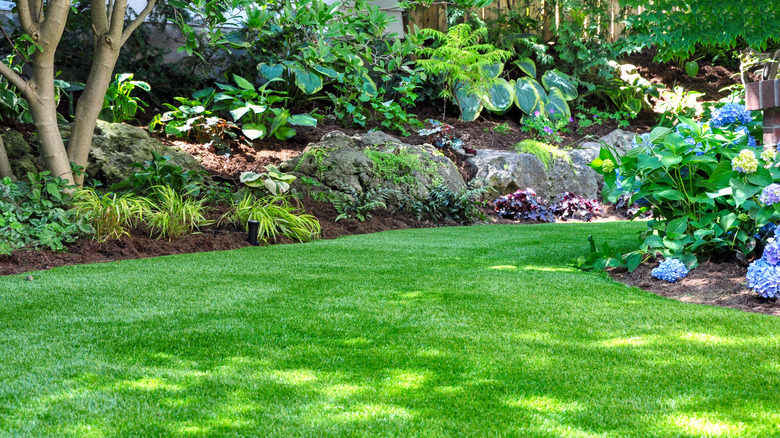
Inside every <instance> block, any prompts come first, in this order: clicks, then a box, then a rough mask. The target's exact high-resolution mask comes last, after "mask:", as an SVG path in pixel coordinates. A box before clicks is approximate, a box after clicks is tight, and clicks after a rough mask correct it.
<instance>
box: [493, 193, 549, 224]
mask: <svg viewBox="0 0 780 438" xmlns="http://www.w3.org/2000/svg"><path fill="white" fill-rule="evenodd" d="M493 205H494V209H495V211H496V213H498V217H502V218H506V219H525V220H531V221H541V222H555V216H554V215H553V212H552V211H551V210H550V208H549V206H548V205H547V202H546V201H545V200H544V199H539V198H537V197H536V192H535V191H533V190H532V189H525V190H518V191H516V192H514V193H510V194H508V195H504V196H500V197H499V198H498V199H496V200H495V201H493Z"/></svg>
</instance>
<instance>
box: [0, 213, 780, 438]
mask: <svg viewBox="0 0 780 438" xmlns="http://www.w3.org/2000/svg"><path fill="white" fill-rule="evenodd" d="M642 226H643V225H642V224H628V223H619V224H614V223H612V224H557V225H538V226H537V225H534V226H481V227H457V228H439V229H424V230H403V231H394V232H387V233H380V234H374V235H363V236H352V237H348V238H342V239H337V240H330V241H320V242H314V243H311V244H299V245H277V246H272V247H262V248H246V249H242V250H236V251H227V252H219V253H206V254H194V255H184V256H172V257H163V258H157V259H147V260H132V261H124V262H118V263H107V264H100V265H89V266H75V267H64V268H58V269H53V270H51V271H48V272H41V273H35V274H34V276H35V281H33V282H27V281H24V275H20V276H14V277H5V278H0V436H24V437H27V436H79V437H83V436H111V437H114V436H139V437H140V436H144V437H150V436H279V437H292V436H296V437H320V436H326V435H327V436H371V437H375V436H388V437H399V436H426V437H434V436H473V437H486V436H490V437H493V436H517V437H672V436H680V437H694V436H713V437H727V436H728V437H730V436H740V437H742V436H750V437H771V436H780V341H779V340H778V339H779V338H778V335H780V319H778V318H776V317H770V316H766V315H757V314H749V313H743V312H739V311H736V310H731V309H721V308H714V307H707V306H701V305H693V304H683V303H679V302H675V301H670V300H667V299H664V298H660V297H657V296H655V295H652V294H648V293H645V292H643V291H641V290H639V289H634V288H629V287H626V286H623V285H621V284H618V283H615V282H613V281H612V280H610V279H609V278H608V277H607V276H606V275H604V274H598V273H584V272H580V271H578V270H576V269H575V268H573V267H572V265H571V262H572V260H574V259H575V258H576V257H577V256H578V255H580V254H582V253H583V252H584V251H586V250H587V240H586V238H587V235H588V234H591V233H592V234H594V235H595V236H596V237H597V241H599V242H601V241H603V240H604V239H605V238H610V239H611V240H612V242H614V243H617V244H621V242H622V244H625V243H627V242H630V241H631V240H632V239H633V238H634V237H633V234H634V232H635V231H636V230H638V229H640V228H641V227H642Z"/></svg>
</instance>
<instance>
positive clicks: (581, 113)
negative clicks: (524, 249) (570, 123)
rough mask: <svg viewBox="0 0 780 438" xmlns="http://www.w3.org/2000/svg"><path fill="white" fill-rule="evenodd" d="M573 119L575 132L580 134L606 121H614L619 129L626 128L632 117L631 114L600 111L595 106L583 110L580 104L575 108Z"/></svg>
mask: <svg viewBox="0 0 780 438" xmlns="http://www.w3.org/2000/svg"><path fill="white" fill-rule="evenodd" d="M575 118H576V119H577V132H579V133H580V134H582V133H583V132H584V130H585V128H588V127H590V126H593V125H599V126H601V125H602V124H604V122H605V121H607V120H614V121H616V122H617V124H618V127H619V128H627V127H628V125H629V123H630V122H629V120H631V119H632V118H633V117H632V116H631V114H629V113H625V112H622V111H618V112H614V113H612V112H608V111H600V110H599V109H598V108H596V107H595V106H592V107H590V108H587V109H585V107H584V106H582V105H581V104H580V105H578V106H577V113H576V115H575Z"/></svg>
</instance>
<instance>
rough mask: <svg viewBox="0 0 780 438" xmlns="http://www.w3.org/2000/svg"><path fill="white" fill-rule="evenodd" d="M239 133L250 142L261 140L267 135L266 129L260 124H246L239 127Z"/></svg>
mask: <svg viewBox="0 0 780 438" xmlns="http://www.w3.org/2000/svg"><path fill="white" fill-rule="evenodd" d="M241 132H243V133H244V135H245V136H246V138H248V139H250V140H256V139H258V138H259V139H263V138H265V136H266V135H267V132H268V131H267V128H266V127H265V126H264V125H262V124H260V123H247V124H246V125H244V126H242V127H241Z"/></svg>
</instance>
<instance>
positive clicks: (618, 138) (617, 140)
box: [601, 129, 636, 155]
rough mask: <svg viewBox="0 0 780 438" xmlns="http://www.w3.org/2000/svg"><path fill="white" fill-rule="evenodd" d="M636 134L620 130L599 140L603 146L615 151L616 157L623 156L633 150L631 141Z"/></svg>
mask: <svg viewBox="0 0 780 438" xmlns="http://www.w3.org/2000/svg"><path fill="white" fill-rule="evenodd" d="M635 136H636V134H634V133H633V132H628V131H623V130H622V129H616V130H614V131H612V132H610V133H609V134H607V135H605V136H604V137H602V138H601V141H602V142H604V143H605V144H607V145H609V146H612V147H613V148H615V150H616V151H617V153H618V155H625V154H626V152H628V151H629V149H633V148H634V145H633V144H632V141H633V140H634V137H635Z"/></svg>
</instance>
